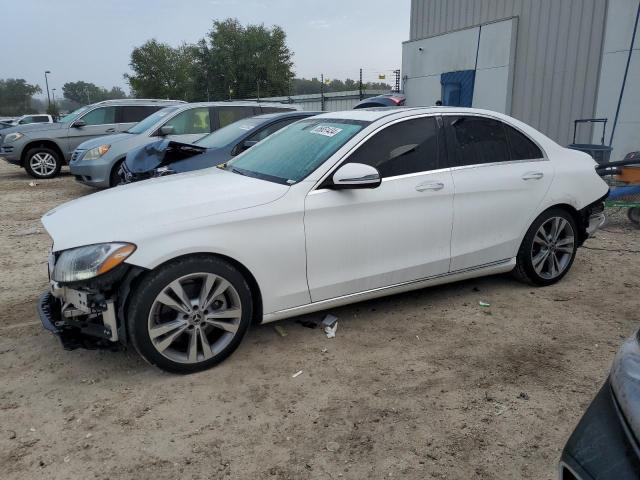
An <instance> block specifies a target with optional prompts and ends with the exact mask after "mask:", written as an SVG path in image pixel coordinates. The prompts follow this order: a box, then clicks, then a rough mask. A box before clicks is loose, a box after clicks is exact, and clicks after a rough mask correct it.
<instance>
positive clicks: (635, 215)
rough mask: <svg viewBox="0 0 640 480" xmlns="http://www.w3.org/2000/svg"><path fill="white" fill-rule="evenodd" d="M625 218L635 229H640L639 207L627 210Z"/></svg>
mask: <svg viewBox="0 0 640 480" xmlns="http://www.w3.org/2000/svg"><path fill="white" fill-rule="evenodd" d="M627 218H628V219H629V221H630V222H631V223H633V224H634V225H635V226H636V227H638V228H640V207H631V208H629V210H627Z"/></svg>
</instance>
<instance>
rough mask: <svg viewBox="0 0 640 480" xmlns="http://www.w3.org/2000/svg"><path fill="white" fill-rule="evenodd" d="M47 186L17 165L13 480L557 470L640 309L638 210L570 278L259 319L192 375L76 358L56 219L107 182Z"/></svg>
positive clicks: (10, 393)
mask: <svg viewBox="0 0 640 480" xmlns="http://www.w3.org/2000/svg"><path fill="white" fill-rule="evenodd" d="M30 181H31V180H30V179H29V178H28V177H27V176H26V175H25V174H24V173H23V171H22V170H20V169H18V168H16V167H12V166H9V165H6V164H4V163H2V164H0V201H1V209H2V210H1V212H2V213H1V216H0V228H1V232H0V312H2V313H1V319H2V321H1V322H0V372H1V374H0V477H2V478H4V479H24V478H47V479H72V478H73V479H76V478H77V479H87V478H98V479H108V478H111V479H113V478H126V479H147V478H149V479H151V478H153V479H175V478H194V479H218V478H234V479H235V478H238V479H253V478H258V479H263V478H264V479H298V478H300V479H316V478H317V479H325V478H326V479H336V478H344V479H362V478H383V477H384V478H389V477H391V478H408V479H414V478H415V479H423V478H439V479H443V478H448V479H453V478H464V479H468V478H480V479H488V478H492V479H493V478H498V479H503V478H504V479H513V478H530V479H553V478H555V476H556V465H557V461H558V457H559V454H560V450H561V448H562V446H563V444H564V442H565V441H566V439H567V437H568V436H569V434H570V432H571V430H572V429H573V427H574V426H575V424H576V422H577V420H578V418H579V417H580V415H581V413H582V412H583V411H584V409H585V407H586V406H587V404H588V403H589V402H590V400H591V398H592V397H593V395H594V394H595V393H596V391H597V390H598V388H599V386H600V385H601V383H602V382H603V380H604V378H605V376H606V374H607V371H608V368H609V366H610V363H611V360H612V358H613V355H614V352H615V351H616V350H617V348H618V346H619V345H620V344H621V342H622V341H623V339H624V338H626V337H627V336H628V335H630V334H631V333H632V331H633V330H634V328H635V327H636V326H637V325H638V323H639V320H640V295H638V289H639V286H640V231H638V230H633V229H632V228H630V227H629V224H628V223H627V221H626V219H625V218H624V217H623V216H619V217H618V218H614V220H613V221H612V222H611V224H610V225H608V226H607V227H606V230H605V231H601V232H599V233H598V234H597V236H596V237H595V238H592V239H590V240H588V242H587V243H586V248H583V249H581V250H580V251H579V254H578V258H577V260H576V262H575V264H574V267H573V269H572V271H571V272H570V274H569V275H568V276H567V277H566V279H565V280H564V281H562V282H561V283H560V284H558V285H556V286H554V287H550V288H545V289H535V288H531V287H527V286H524V285H522V284H519V283H517V282H515V281H514V280H512V279H511V278H510V277H508V276H499V277H491V278H485V279H480V280H473V281H467V282H462V283H457V284H453V285H447V286H443V287H438V288H432V289H426V290H422V291H417V292H412V293H408V294H403V295H397V296H393V297H388V298H384V299H380V300H376V301H370V302H365V303H360V304H357V305H353V306H349V307H345V308H339V309H335V310H333V311H332V313H333V314H335V315H337V316H338V317H339V327H338V332H337V338H335V339H332V340H329V339H327V338H326V337H325V336H324V335H323V334H322V332H321V331H320V330H319V329H309V328H305V327H303V326H302V325H300V324H299V323H296V320H295V319H292V320H288V321H284V322H281V323H280V324H279V325H281V326H282V327H283V328H284V329H285V330H286V332H287V333H288V335H287V336H286V337H281V336H279V335H278V334H277V332H276V331H275V330H274V327H273V325H265V326H260V327H255V328H254V329H253V330H252V331H250V332H249V334H248V336H247V337H246V338H245V341H244V342H243V344H242V345H241V347H240V348H239V349H238V351H236V353H235V354H234V355H233V356H232V357H231V358H229V359H228V360H227V361H226V362H224V363H223V364H222V365H220V366H219V367H217V368H215V369H213V370H209V371H207V372H204V373H200V374H196V375H191V376H174V375H170V374H166V373H163V372H161V371H159V370H157V369H155V368H152V367H150V366H148V365H147V364H145V363H144V362H142V361H141V360H140V359H139V358H138V357H137V355H136V354H135V353H134V352H105V351H82V350H76V351H73V352H66V351H63V350H62V348H61V346H60V344H59V342H58V340H57V339H56V338H54V337H53V336H52V335H50V334H48V333H46V332H44V331H43V330H42V329H41V327H40V325H39V322H38V319H37V317H36V314H35V300H36V298H37V296H38V295H39V293H40V292H41V291H42V290H44V289H45V288H46V252H47V248H48V246H49V244H50V240H49V238H48V236H47V234H46V233H45V232H44V231H43V229H42V226H41V224H40V222H39V218H40V216H41V215H42V214H43V213H45V212H46V211H47V210H48V209H50V208H52V207H54V206H55V205H57V204H59V203H62V202H64V201H67V200H70V199H73V198H76V197H78V196H81V195H85V194H88V193H90V192H91V191H90V190H88V189H86V188H84V187H82V186H80V185H77V184H76V183H75V182H74V181H73V179H72V178H71V177H70V176H69V175H68V174H65V175H64V176H62V177H60V178H57V179H55V180H50V181H40V182H37V185H36V186H33V187H31V186H29V182H30ZM79 221H82V220H81V219H80V220H79ZM479 301H487V302H490V303H491V308H490V309H488V310H485V309H481V308H480V307H479V305H478V302H479ZM324 349H326V352H323V350H324ZM298 370H303V374H302V375H300V376H298V377H296V378H292V375H293V374H294V373H295V372H297V371H298ZM523 397H524V398H523Z"/></svg>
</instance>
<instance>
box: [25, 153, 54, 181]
mask: <svg viewBox="0 0 640 480" xmlns="http://www.w3.org/2000/svg"><path fill="white" fill-rule="evenodd" d="M29 166H30V167H31V170H33V171H34V172H35V173H36V174H37V175H40V176H43V177H46V176H48V175H51V174H53V173H54V172H55V171H56V167H57V162H56V159H55V157H54V156H53V155H51V154H50V153H47V152H40V153H36V154H35V155H32V156H31V158H30V159H29Z"/></svg>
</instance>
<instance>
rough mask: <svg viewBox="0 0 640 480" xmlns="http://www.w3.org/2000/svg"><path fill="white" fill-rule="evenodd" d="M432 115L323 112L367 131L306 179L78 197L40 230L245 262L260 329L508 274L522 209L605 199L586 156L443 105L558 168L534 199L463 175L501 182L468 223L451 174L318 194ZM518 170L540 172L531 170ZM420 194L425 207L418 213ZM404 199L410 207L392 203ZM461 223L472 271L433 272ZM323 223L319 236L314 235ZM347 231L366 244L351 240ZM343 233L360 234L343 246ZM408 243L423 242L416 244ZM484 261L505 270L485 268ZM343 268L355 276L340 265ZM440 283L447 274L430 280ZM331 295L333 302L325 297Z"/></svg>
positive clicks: (201, 178)
mask: <svg viewBox="0 0 640 480" xmlns="http://www.w3.org/2000/svg"><path fill="white" fill-rule="evenodd" d="M442 112H443V109H441V108H424V109H400V110H396V111H392V112H390V111H388V110H387V111H360V110H352V111H347V112H341V113H335V112H334V113H329V114H324V115H323V116H321V117H320V118H336V117H338V118H348V119H360V120H369V121H372V123H371V124H370V125H368V126H367V127H366V128H364V129H363V130H362V131H360V132H359V133H358V134H357V135H355V136H354V137H353V138H352V139H351V140H349V141H348V142H347V143H346V144H345V145H344V146H343V147H342V148H340V149H339V150H338V151H337V152H336V153H335V154H334V155H332V156H331V157H330V158H329V159H327V161H326V162H325V163H323V164H322V165H321V166H319V167H318V168H317V169H316V170H315V171H314V172H312V173H311V174H310V175H309V176H308V177H307V178H306V179H305V180H304V181H301V182H299V183H296V184H294V185H291V186H286V185H280V184H276V183H272V182H268V181H262V180H257V179H254V178H250V177H246V176H242V175H236V174H233V173H231V172H227V171H223V170H220V169H217V168H215V167H214V168H209V169H205V170H199V171H196V172H192V173H187V174H181V175H172V176H168V177H161V178H156V179H151V180H147V181H144V182H138V183H133V184H130V185H126V186H123V187H118V188H114V189H111V190H107V191H104V192H99V193H95V194H93V195H88V196H85V197H82V198H79V199H77V200H74V201H72V202H69V203H67V204H64V205H62V206H60V207H58V208H56V209H54V210H53V211H51V212H49V213H47V214H46V215H45V216H44V217H43V219H42V222H43V224H44V226H45V228H46V229H47V231H48V232H49V234H50V236H51V238H52V239H53V241H54V247H53V248H54V251H60V250H64V249H68V248H74V247H79V246H83V245H88V244H94V243H104V242H114V241H121V242H130V243H133V244H135V245H136V246H137V250H136V251H135V252H134V253H133V254H132V255H131V257H129V258H128V259H127V263H130V264H132V265H138V266H141V267H144V268H148V269H154V268H156V267H157V266H159V265H161V264H162V263H164V262H166V261H169V260H171V259H174V258H176V257H179V256H183V255H187V254H192V253H214V254H219V255H224V256H227V257H230V258H232V259H234V260H236V261H238V262H239V263H241V264H242V265H244V266H245V267H246V268H247V269H248V270H249V272H251V274H252V275H253V276H254V278H255V279H256V282H257V284H258V286H259V288H260V291H261V296H262V301H263V311H264V320H265V321H268V320H274V319H278V318H285V317H287V316H294V315H297V314H300V313H302V312H303V311H313V310H319V309H323V308H327V307H330V306H332V305H338V304H345V303H351V302H354V301H359V300H363V299H365V298H373V297H375V296H382V295H385V294H390V293H396V292H398V291H403V290H410V289H415V288H421V287H423V286H426V285H430V284H436V283H444V282H447V281H451V280H456V279H461V278H471V277H474V276H479V275H482V274H484V273H496V272H498V271H507V270H509V269H511V268H513V265H514V257H515V256H516V253H517V247H518V246H519V244H520V242H521V241H522V238H523V237H524V235H525V233H526V230H527V228H528V227H529V225H528V222H527V221H525V219H524V218H523V217H524V215H523V211H524V212H526V217H527V218H528V219H531V218H534V217H535V216H537V215H538V214H539V213H540V212H542V211H543V210H546V209H547V208H548V207H550V206H553V205H557V204H561V203H562V204H568V205H571V206H573V207H574V208H576V209H581V208H583V207H585V206H586V205H588V204H589V203H591V202H593V201H595V200H597V199H598V198H600V197H601V196H602V195H604V193H605V192H606V191H607V186H606V184H605V183H604V182H603V181H602V180H601V179H600V177H598V176H597V174H596V173H595V170H594V168H593V167H594V162H593V160H592V159H591V158H590V157H589V156H588V155H586V154H583V153H581V152H576V151H572V150H567V149H565V148H562V147H560V146H559V145H558V144H556V143H555V142H553V141H552V140H551V139H549V138H548V137H546V136H544V135H543V134H541V133H540V132H538V131H536V130H534V129H533V128H531V127H529V126H527V125H525V124H523V123H522V122H519V121H517V120H515V119H513V118H510V117H507V116H505V115H501V114H499V113H495V112H489V111H486V110H477V109H464V108H454V107H452V108H448V109H447V113H451V114H456V113H458V114H475V115H483V116H488V117H491V118H496V119H499V120H502V121H504V122H506V123H509V124H511V125H512V126H514V127H515V128H518V129H520V130H521V131H522V132H524V133H525V134H527V135H528V136H529V137H531V138H532V139H533V140H534V141H535V142H537V143H538V144H539V145H540V147H541V148H542V149H543V150H544V152H545V154H546V157H547V158H548V159H549V162H550V163H549V168H553V169H554V170H555V175H554V177H553V182H552V183H551V185H550V187H549V189H548V191H547V192H546V193H544V194H543V195H542V194H541V193H540V192H539V191H537V192H536V193H535V195H533V194H531V195H530V194H529V193H531V192H530V190H528V189H529V187H528V186H527V182H525V181H523V180H521V179H520V180H518V179H517V178H516V179H515V181H510V180H509V178H510V177H513V176H514V175H516V174H517V173H519V170H518V172H516V170H514V169H515V168H517V169H519V168H521V167H520V166H519V167H514V166H513V164H510V163H507V164H504V165H500V166H499V167H496V169H497V170H490V169H488V168H477V169H470V172H469V174H468V175H469V177H468V178H467V179H466V180H465V181H466V182H474V184H475V185H476V186H477V188H484V189H485V190H486V189H490V188H493V187H492V185H493V186H495V183H492V182H494V181H495V180H494V179H495V177H496V175H499V176H501V178H503V180H504V183H503V184H501V185H500V191H499V192H497V193H495V194H493V195H492V196H491V199H492V201H491V202H486V203H485V205H484V208H483V209H482V210H481V211H475V212H473V211H472V210H470V209H469V208H470V207H469V204H468V202H464V201H463V202H461V203H459V208H460V211H459V212H456V211H455V208H457V207H456V206H455V205H456V204H455V203H454V211H452V210H451V209H450V207H447V205H450V202H451V201H452V199H455V195H456V192H455V190H454V192H453V197H452V194H451V188H452V185H453V182H452V181H451V172H450V171H449V170H446V169H445V170H444V171H439V172H438V171H433V172H422V173H418V174H411V175H406V176H402V177H398V178H397V179H395V180H392V179H387V181H386V182H383V185H385V183H386V185H385V186H384V187H378V188H377V189H373V190H369V191H368V193H369V198H367V199H366V202H364V201H360V202H359V203H358V201H359V199H360V200H362V197H359V196H356V195H354V194H356V193H357V192H359V191H357V190H345V191H343V192H330V194H325V193H324V192H323V191H322V190H319V189H318V187H319V185H320V183H321V182H322V181H323V180H324V179H325V178H327V177H329V176H330V175H332V174H333V172H334V171H335V170H336V169H337V168H339V167H340V165H341V164H342V162H343V161H344V160H345V159H346V158H347V155H348V153H349V152H350V151H352V150H353V149H355V148H357V147H358V146H360V145H361V144H362V143H364V142H366V141H367V138H368V137H369V136H370V135H372V134H373V133H374V132H377V131H378V130H380V129H383V128H386V127H387V126H388V125H389V124H391V123H393V122H396V121H399V120H402V119H410V118H414V117H416V116H424V115H439V114H441V113H442ZM272 138H273V137H272ZM264 141H265V142H269V139H266V140H264ZM525 163H526V162H520V163H518V165H524V164H525ZM529 166H530V167H531V168H532V169H537V168H539V167H540V166H539V165H538V164H537V162H531V163H530V164H529ZM474 172H475V174H474ZM427 179H428V180H429V181H431V180H437V181H438V182H442V183H445V189H443V190H439V191H438V190H435V191H432V192H429V191H426V192H422V193H420V192H417V190H416V187H417V186H420V185H419V183H423V182H424V181H425V180H427ZM540 185H543V184H542V183H541V184H540ZM482 186H484V187H482ZM414 192H416V193H414ZM434 192H435V194H434ZM324 195H327V196H326V197H325V200H321V197H322V196H324ZM422 195H425V197H424V198H429V199H430V200H429V201H428V202H426V201H425V202H424V204H422V205H421V204H420V198H422V197H421V196H422ZM338 196H340V197H338ZM403 198H404V199H407V201H404V202H403V201H399V200H400V199H403ZM350 199H351V200H350ZM514 199H516V200H517V201H514ZM527 199H529V201H527ZM329 200H331V202H329ZM350 202H351V204H350ZM337 204H341V205H343V207H344V208H343V211H344V212H345V213H344V214H340V215H338V216H337V217H335V218H334V219H333V221H332V222H329V221H328V220H327V219H328V216H327V215H326V214H327V213H330V212H329V210H326V211H323V209H325V208H327V206H328V207H331V206H332V205H333V206H335V205H337ZM312 209H315V211H311V210H312ZM468 209H469V210H468ZM334 211H336V210H334ZM425 211H426V212H428V215H425V214H424V212H425ZM496 212H498V213H496ZM307 213H311V214H312V216H315V219H312V222H315V224H313V225H310V227H311V228H310V229H309V230H308V231H305V215H306V214H307ZM472 214H473V215H475V216H477V217H478V219H477V221H475V223H474V225H475V227H474V228H473V229H469V230H467V231H465V232H464V235H465V236H467V237H468V238H469V239H473V238H474V236H476V235H480V234H482V241H478V242H477V243H475V244H473V242H470V243H468V244H467V245H468V248H467V253H466V254H465V262H466V263H465V264H466V265H469V266H472V265H473V266H474V269H473V270H470V271H451V269H450V268H448V267H447V268H443V264H446V263H448V261H449V259H448V258H447V257H446V256H445V257H444V259H443V253H445V254H446V251H447V238H448V236H449V232H451V229H452V226H453V220H452V217H453V218H456V217H458V216H459V215H460V216H461V217H465V216H466V217H467V218H468V217H469V216H470V215H472ZM380 215H382V216H383V222H381V221H380ZM483 216H484V220H485V221H484V222H482V219H483ZM488 224H490V225H491V226H492V228H496V229H497V230H499V231H500V232H508V234H509V235H510V236H511V238H510V239H509V240H510V241H509V242H508V243H505V242H504V241H503V239H501V238H498V236H497V235H495V236H494V237H493V239H490V238H489V237H488V236H487V235H488V233H487V225H488ZM323 226H324V228H325V229H326V230H328V232H327V231H323V230H322V227H323ZM383 227H384V228H383ZM357 228H358V229H360V232H364V234H358V232H357V231H356V229H357ZM354 232H355V234H357V237H354V236H353V235H354ZM483 232H484V233H483ZM367 233H368V234H367ZM331 234H333V235H334V238H333V239H332V238H331ZM415 235H421V236H420V238H419V240H420V241H419V242H418V241H417V240H416V238H415V237H414V236H415ZM403 237H406V238H403ZM354 239H355V240H354ZM323 241H329V242H331V245H330V246H331V248H323V246H322V242H323ZM398 242H400V243H398ZM491 242H493V243H491ZM307 245H308V246H310V250H309V252H307V251H306V246H307ZM381 246H384V247H385V248H381ZM420 246H422V248H423V250H422V251H421V250H420ZM493 247H496V248H493ZM403 249H404V250H403ZM488 251H492V252H494V256H496V257H502V258H503V259H505V260H506V261H505V262H502V263H500V264H499V265H489V266H487V265H486V264H485V261H486V260H487V258H488V257H487V252H488ZM350 255H354V257H353V258H351V257H350ZM340 261H342V264H339V262H340ZM352 261H353V265H351V266H349V263H350V262H352ZM325 265H333V266H334V267H335V268H339V269H342V270H343V273H342V276H341V277H340V278H335V279H334V280H335V283H331V282H329V281H327V280H330V278H329V277H330V275H332V274H331V273H330V272H328V271H327V269H326V268H324V266H325ZM475 267H478V268H475ZM437 272H441V273H442V272H444V273H443V274H442V275H438V273H437ZM448 274H450V275H451V276H447V275H448ZM419 275H426V276H427V277H426V278H425V277H419ZM434 276H435V278H434ZM307 281H308V282H309V285H311V287H312V288H313V289H314V290H315V292H314V294H315V293H317V298H324V299H325V300H323V301H320V302H315V301H312V298H311V294H310V292H309V286H308V285H307ZM354 287H355V288H354ZM365 289H366V290H365ZM329 295H331V296H332V297H331V298H328V296H329Z"/></svg>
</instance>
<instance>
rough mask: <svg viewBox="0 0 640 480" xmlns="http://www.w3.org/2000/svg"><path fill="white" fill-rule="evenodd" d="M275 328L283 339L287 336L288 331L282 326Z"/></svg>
mask: <svg viewBox="0 0 640 480" xmlns="http://www.w3.org/2000/svg"><path fill="white" fill-rule="evenodd" d="M273 328H274V330H275V331H276V332H278V335H280V336H281V337H286V336H287V331H286V330H285V329H284V328H283V327H281V326H280V325H275V326H274V327H273Z"/></svg>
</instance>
